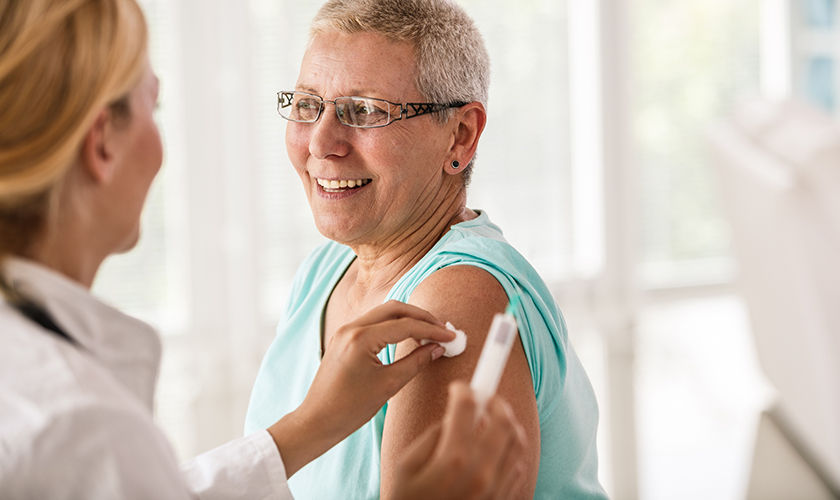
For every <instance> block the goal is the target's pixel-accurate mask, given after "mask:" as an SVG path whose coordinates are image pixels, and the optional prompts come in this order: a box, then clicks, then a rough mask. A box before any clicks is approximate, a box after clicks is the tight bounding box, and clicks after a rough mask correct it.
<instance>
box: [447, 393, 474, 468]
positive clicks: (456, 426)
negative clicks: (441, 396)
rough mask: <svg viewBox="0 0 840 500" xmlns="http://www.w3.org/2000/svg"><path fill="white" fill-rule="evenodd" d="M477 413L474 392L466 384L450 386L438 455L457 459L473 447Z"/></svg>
mask: <svg viewBox="0 0 840 500" xmlns="http://www.w3.org/2000/svg"><path fill="white" fill-rule="evenodd" d="M476 411H477V409H476V402H475V399H473V396H472V390H471V389H470V388H469V386H468V385H467V384H466V382H463V381H460V380H458V381H455V382H452V383H451V384H450V385H449V400H448V401H447V403H446V412H445V413H444V415H443V421H442V425H443V430H442V432H441V438H440V446H438V450H437V453H438V454H452V455H454V456H456V457H457V456H460V455H461V454H463V453H464V452H466V451H468V450H469V449H470V448H471V447H472V445H473V443H472V442H471V441H472V439H471V437H472V436H473V432H472V430H473V425H474V424H475V415H476Z"/></svg>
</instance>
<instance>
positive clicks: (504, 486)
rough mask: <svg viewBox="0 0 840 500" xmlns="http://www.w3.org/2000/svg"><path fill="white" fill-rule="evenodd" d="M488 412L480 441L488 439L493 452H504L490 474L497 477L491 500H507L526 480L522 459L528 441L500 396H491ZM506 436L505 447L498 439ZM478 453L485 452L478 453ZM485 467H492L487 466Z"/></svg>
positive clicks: (523, 430) (513, 495) (514, 494)
mask: <svg viewBox="0 0 840 500" xmlns="http://www.w3.org/2000/svg"><path fill="white" fill-rule="evenodd" d="M487 412H488V415H489V416H490V417H489V419H488V420H487V421H486V427H484V428H483V429H482V430H481V431H479V432H480V433H481V434H482V437H481V438H480V440H483V438H484V437H485V436H486V437H490V438H492V439H494V440H495V443H493V444H488V446H493V447H494V449H495V450H503V451H502V458H501V460H500V461H499V463H498V465H497V467H496V470H495V471H494V472H493V473H492V474H493V475H494V477H495V478H496V481H495V487H494V488H493V490H492V492H493V498H497V499H508V498H515V497H516V495H517V494H518V493H521V492H520V491H519V490H520V489H521V488H522V486H523V484H524V483H525V480H526V473H527V471H526V468H525V461H524V459H525V456H526V451H527V438H526V436H525V429H524V428H523V427H522V425H521V424H520V423H519V421H518V420H517V419H516V415H515V414H514V412H513V410H512V409H511V407H510V405H508V404H507V403H506V402H505V401H504V400H503V399H502V398H501V397H499V396H494V397H493V398H492V399H491V400H490V401H489V402H488V405H487ZM505 433H507V434H508V436H509V440H508V441H507V447H505V446H504V444H502V443H501V440H500V439H499V438H500V437H501V436H502V435H503V434H505ZM481 453H485V452H484V451H481ZM488 467H492V466H491V465H490V464H488Z"/></svg>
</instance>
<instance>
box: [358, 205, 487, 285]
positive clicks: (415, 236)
mask: <svg viewBox="0 0 840 500" xmlns="http://www.w3.org/2000/svg"><path fill="white" fill-rule="evenodd" d="M465 204H466V192H465V191H464V190H463V189H462V190H461V191H460V192H459V194H458V195H457V196H455V197H454V198H452V199H451V200H450V201H449V202H448V203H442V204H440V205H437V207H436V208H435V209H434V211H433V212H432V213H431V214H428V215H427V216H426V217H424V218H422V220H418V221H417V222H416V223H415V224H411V225H409V226H408V227H406V228H404V229H403V230H402V231H400V233H399V234H395V235H393V236H392V237H391V238H389V239H388V240H387V241H378V242H374V243H371V244H363V245H355V246H354V245H351V248H353V252H354V253H355V254H356V256H357V258H356V260H355V261H354V262H353V265H352V267H351V269H350V270H349V271H348V276H347V278H349V279H350V283H349V284H350V285H351V287H350V288H351V289H352V290H353V292H352V293H353V295H357V296H358V298H359V300H363V297H365V296H369V295H382V294H387V292H388V290H390V289H391V288H392V287H393V286H394V284H396V282H397V281H398V280H399V279H400V278H401V277H402V276H403V275H404V274H405V273H406V272H408V271H409V269H411V268H412V267H413V266H414V265H415V264H417V262H419V261H420V259H422V258H423V256H424V255H426V254H427V253H428V252H429V251H430V250H431V249H432V247H434V246H435V244H437V242H438V241H440V239H441V238H442V237H443V236H444V235H445V234H446V233H447V232H448V231H449V228H450V227H452V226H453V225H455V224H458V223H459V222H463V221H466V220H470V219H474V218H475V217H476V216H477V214H476V213H475V212H473V211H472V210H470V209H469V208H466V206H465ZM351 300H352V299H351Z"/></svg>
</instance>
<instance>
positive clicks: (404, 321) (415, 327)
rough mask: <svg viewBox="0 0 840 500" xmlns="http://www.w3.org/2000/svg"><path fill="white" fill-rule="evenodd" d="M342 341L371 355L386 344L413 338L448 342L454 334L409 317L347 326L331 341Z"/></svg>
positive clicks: (443, 328)
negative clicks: (364, 349)
mask: <svg viewBox="0 0 840 500" xmlns="http://www.w3.org/2000/svg"><path fill="white" fill-rule="evenodd" d="M339 338H341V339H344V341H346V342H349V343H351V344H354V345H361V346H364V347H365V348H366V349H367V350H368V351H370V352H372V353H373V354H376V353H378V352H379V351H381V350H382V349H383V348H384V347H385V346H386V345H388V344H396V343H399V342H402V341H403V340H406V339H408V338H413V339H415V340H417V341H420V340H422V339H430V340H432V341H435V342H449V341H450V340H452V339H454V338H455V334H454V333H453V332H451V331H449V330H447V329H446V328H445V327H443V326H439V325H437V324H432V323H428V322H426V321H423V320H418V319H415V318H410V317H401V318H393V319H386V320H383V321H380V322H378V323H370V324H366V325H358V324H353V323H350V324H347V325H344V326H342V327H341V328H339V329H338V331H336V334H335V335H334V336H333V339H339Z"/></svg>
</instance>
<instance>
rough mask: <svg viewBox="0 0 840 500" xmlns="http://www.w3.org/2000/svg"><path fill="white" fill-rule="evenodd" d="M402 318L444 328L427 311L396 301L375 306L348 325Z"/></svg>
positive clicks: (441, 323) (442, 324) (361, 324)
mask: <svg viewBox="0 0 840 500" xmlns="http://www.w3.org/2000/svg"><path fill="white" fill-rule="evenodd" d="M403 317H408V318H413V319H416V320H420V321H425V322H426V323H430V324H433V325H438V326H444V323H443V322H442V321H440V320H439V319H437V318H436V317H435V316H434V315H432V313H430V312H429V311H426V310H425V309H421V308H419V307H417V306H413V305H411V304H406V303H404V302H400V301H398V300H389V301H388V302H385V303H384V304H382V305H380V306H376V307H374V308H373V309H371V310H370V311H368V312H366V313H365V314H363V315H361V316H359V317H358V318H357V319H356V320H355V321H353V322H352V323H350V324H351V325H354V326H364V325H371V324H374V323H381V322H383V321H387V320H389V319H397V318H403Z"/></svg>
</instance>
